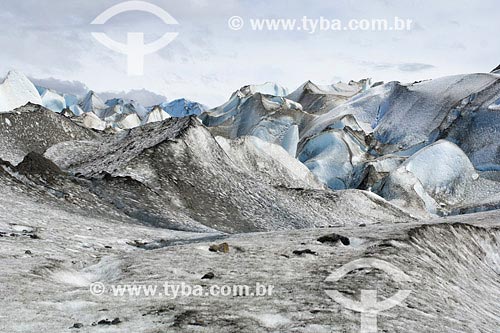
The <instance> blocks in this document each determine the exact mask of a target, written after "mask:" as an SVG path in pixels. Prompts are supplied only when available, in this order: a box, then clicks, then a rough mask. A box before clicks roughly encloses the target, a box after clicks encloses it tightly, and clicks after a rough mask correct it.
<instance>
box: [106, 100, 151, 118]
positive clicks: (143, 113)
mask: <svg viewBox="0 0 500 333" xmlns="http://www.w3.org/2000/svg"><path fill="white" fill-rule="evenodd" d="M105 104H106V105H107V108H106V111H105V112H104V113H103V114H102V115H101V116H100V118H101V119H106V118H108V117H110V116H113V115H115V114H121V115H122V114H123V115H128V114H136V115H137V116H138V117H139V118H140V119H141V120H143V119H146V117H147V114H148V111H147V109H146V108H145V107H144V106H142V105H141V104H139V103H138V102H136V101H133V100H124V99H122V98H113V99H111V100H108V101H106V103H105Z"/></svg>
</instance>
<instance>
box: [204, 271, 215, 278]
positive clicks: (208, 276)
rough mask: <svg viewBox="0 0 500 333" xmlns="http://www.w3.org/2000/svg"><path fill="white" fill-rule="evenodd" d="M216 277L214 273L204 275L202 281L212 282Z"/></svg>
mask: <svg viewBox="0 0 500 333" xmlns="http://www.w3.org/2000/svg"><path fill="white" fill-rule="evenodd" d="M214 277H215V274H214V273H212V272H208V273H207V274H205V275H203V276H202V277H201V279H202V280H204V279H209V280H211V279H213V278H214Z"/></svg>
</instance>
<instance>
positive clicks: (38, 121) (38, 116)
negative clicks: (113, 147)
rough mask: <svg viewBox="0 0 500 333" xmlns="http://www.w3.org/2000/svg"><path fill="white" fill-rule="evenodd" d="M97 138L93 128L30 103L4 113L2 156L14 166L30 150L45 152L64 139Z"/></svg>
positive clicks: (0, 135)
mask: <svg viewBox="0 0 500 333" xmlns="http://www.w3.org/2000/svg"><path fill="white" fill-rule="evenodd" d="M95 137H96V136H95V134H94V133H92V132H91V131H90V130H88V129H86V128H83V127H80V126H78V125H77V124H75V123H74V122H73V121H71V120H70V119H69V118H66V117H65V116H63V115H60V114H57V113H54V112H53V111H50V110H48V109H46V108H44V107H42V106H40V105H35V104H30V103H28V104H26V105H25V106H22V107H19V108H17V109H15V110H14V111H10V112H4V113H0V146H1V147H2V149H0V158H1V159H3V160H5V161H9V162H10V163H12V164H14V165H16V164H18V163H19V162H21V161H22V160H23V158H24V157H25V156H26V155H27V154H28V153H30V152H36V153H38V154H43V153H44V152H45V150H47V149H48V148H49V147H51V146H53V145H55V144H57V143H60V142H64V141H72V140H90V139H93V138H95Z"/></svg>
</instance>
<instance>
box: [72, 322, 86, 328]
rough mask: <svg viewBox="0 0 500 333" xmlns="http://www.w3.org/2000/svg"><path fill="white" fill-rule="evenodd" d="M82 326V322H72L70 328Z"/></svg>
mask: <svg viewBox="0 0 500 333" xmlns="http://www.w3.org/2000/svg"><path fill="white" fill-rule="evenodd" d="M82 327H83V324H82V323H74V324H73V326H71V327H70V328H82Z"/></svg>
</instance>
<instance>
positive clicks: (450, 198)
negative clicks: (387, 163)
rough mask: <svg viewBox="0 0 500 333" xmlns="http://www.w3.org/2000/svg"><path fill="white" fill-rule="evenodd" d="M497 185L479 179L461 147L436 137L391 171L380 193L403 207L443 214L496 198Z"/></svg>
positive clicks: (499, 189)
mask: <svg viewBox="0 0 500 333" xmlns="http://www.w3.org/2000/svg"><path fill="white" fill-rule="evenodd" d="M499 185H500V183H498V182H493V181H489V180H486V179H482V178H480V177H479V174H478V173H477V172H476V170H475V169H474V166H473V165H472V163H471V162H470V160H469V159H468V157H467V155H465V153H464V152H463V151H462V150H461V149H460V147H458V146H457V145H455V144H454V143H451V142H449V141H446V140H439V141H437V142H435V143H434V144H432V145H430V146H428V147H425V148H423V149H421V150H420V151H418V152H417V153H416V154H414V155H413V156H411V157H410V158H408V160H406V161H405V162H404V163H403V164H401V166H400V167H398V168H397V169H396V170H395V171H393V172H391V174H390V175H389V177H388V179H387V181H386V184H385V186H384V187H383V189H382V191H381V194H382V196H383V197H384V198H386V199H389V200H390V199H395V200H396V201H400V205H403V206H410V207H419V206H420V207H424V208H425V209H426V210H427V211H428V212H430V213H440V212H441V213H443V212H444V213H446V211H447V210H450V209H453V208H454V207H455V206H467V205H471V204H476V203H480V202H486V201H487V200H489V199H491V198H492V197H495V196H496V197H497V198H496V200H498V194H499V193H500V186H499ZM402 200H404V201H406V202H401V201H402Z"/></svg>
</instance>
